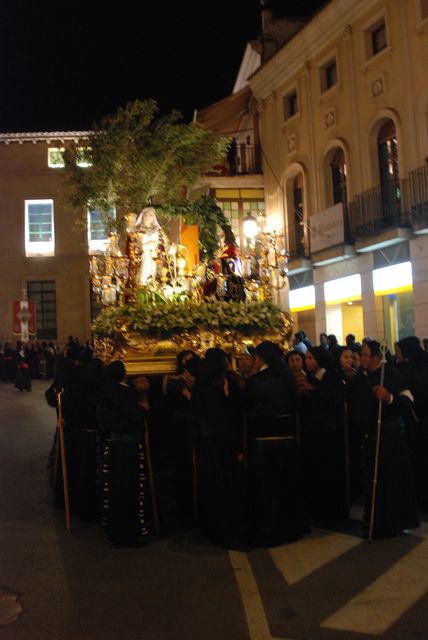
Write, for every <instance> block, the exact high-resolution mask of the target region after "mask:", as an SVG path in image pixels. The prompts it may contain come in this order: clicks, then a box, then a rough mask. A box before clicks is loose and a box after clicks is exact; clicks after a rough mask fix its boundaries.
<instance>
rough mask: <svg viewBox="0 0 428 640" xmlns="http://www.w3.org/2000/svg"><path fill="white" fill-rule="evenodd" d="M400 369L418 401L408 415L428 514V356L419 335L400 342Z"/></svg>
mask: <svg viewBox="0 0 428 640" xmlns="http://www.w3.org/2000/svg"><path fill="white" fill-rule="evenodd" d="M397 351H398V353H399V356H400V357H399V362H398V364H397V369H398V371H399V372H400V373H401V375H402V376H403V378H404V380H405V381H406V384H407V386H408V388H409V389H410V392H411V394H412V396H413V398H414V406H413V411H411V412H410V413H407V416H406V418H407V419H406V425H405V426H406V434H407V439H408V442H409V447H410V452H411V456H412V462H413V470H414V474H415V483H416V494H417V498H418V503H419V507H420V509H421V511H424V512H428V353H427V352H426V351H424V350H423V349H422V348H421V345H420V342H419V339H418V338H417V337H416V336H409V337H407V338H403V339H402V340H399V342H398V343H397Z"/></svg>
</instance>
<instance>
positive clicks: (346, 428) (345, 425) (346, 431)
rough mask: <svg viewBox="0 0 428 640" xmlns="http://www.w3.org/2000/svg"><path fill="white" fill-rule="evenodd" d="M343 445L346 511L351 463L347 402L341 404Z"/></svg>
mask: <svg viewBox="0 0 428 640" xmlns="http://www.w3.org/2000/svg"><path fill="white" fill-rule="evenodd" d="M343 446H344V450H345V451H344V453H345V489H346V506H347V509H348V512H349V510H350V508H351V464H350V459H349V414H348V403H347V402H346V400H345V402H344V404H343Z"/></svg>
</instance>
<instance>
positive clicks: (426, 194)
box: [409, 164, 428, 229]
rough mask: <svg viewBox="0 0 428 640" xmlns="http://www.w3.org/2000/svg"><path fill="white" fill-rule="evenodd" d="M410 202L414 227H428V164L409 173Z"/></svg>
mask: <svg viewBox="0 0 428 640" xmlns="http://www.w3.org/2000/svg"><path fill="white" fill-rule="evenodd" d="M409 201H410V215H411V220H412V225H413V226H414V227H415V228H419V229H420V228H421V227H425V226H428V164H425V165H424V166H422V167H418V169H415V170H414V171H411V172H410V173H409Z"/></svg>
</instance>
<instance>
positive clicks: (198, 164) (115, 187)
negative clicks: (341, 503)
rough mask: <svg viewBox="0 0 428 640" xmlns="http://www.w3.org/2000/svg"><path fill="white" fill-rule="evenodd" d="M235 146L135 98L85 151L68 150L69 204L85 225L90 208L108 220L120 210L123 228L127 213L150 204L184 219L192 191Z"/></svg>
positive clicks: (102, 125)
mask: <svg viewBox="0 0 428 640" xmlns="http://www.w3.org/2000/svg"><path fill="white" fill-rule="evenodd" d="M229 142H230V141H229V139H228V138H219V137H218V136H217V135H216V134H215V133H213V132H212V131H208V130H206V129H204V128H202V127H201V126H200V125H198V124H195V123H183V122H182V117H181V115H180V114H179V113H178V112H177V111H173V112H171V113H170V114H169V115H166V116H160V115H159V113H158V107H157V104H156V102H155V101H154V100H145V101H139V100H135V101H134V102H130V103H128V104H127V105H126V106H125V107H121V108H119V109H118V111H117V113H115V114H114V115H109V116H106V117H105V118H103V119H102V120H101V121H100V122H99V123H96V124H95V125H94V127H93V131H92V132H91V134H90V136H89V140H88V142H87V146H85V148H82V147H81V146H79V145H78V144H72V145H71V146H70V147H69V148H67V150H66V151H65V152H64V161H65V170H66V180H67V183H68V186H69V189H70V191H69V193H70V195H69V203H70V205H71V206H72V207H73V209H74V210H75V211H77V212H78V213H79V214H80V216H81V220H82V222H83V221H84V220H85V219H86V211H87V208H88V206H96V207H98V208H99V209H100V210H101V211H102V212H105V214H106V221H108V216H107V213H108V211H109V209H111V207H115V208H116V210H117V212H118V214H119V220H118V222H119V224H120V217H121V215H124V214H126V213H130V212H133V213H138V212H139V211H141V209H142V208H144V207H146V206H147V205H148V204H153V205H154V206H155V207H156V208H158V209H159V211H160V213H162V212H163V213H164V214H165V216H166V217H172V216H174V215H179V214H181V213H182V212H183V204H184V202H183V200H184V198H185V196H186V193H187V191H188V190H189V189H190V188H191V187H192V186H193V185H195V183H196V181H197V180H198V178H199V177H200V175H201V174H202V173H204V172H206V171H208V170H209V169H210V168H212V166H213V165H215V164H218V163H219V162H220V161H221V160H222V159H223V158H224V156H225V154H226V151H227V148H228V145H229ZM79 164H86V165H90V166H87V167H83V166H79ZM184 208H186V207H184Z"/></svg>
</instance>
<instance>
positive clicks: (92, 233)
mask: <svg viewBox="0 0 428 640" xmlns="http://www.w3.org/2000/svg"><path fill="white" fill-rule="evenodd" d="M115 219H116V209H115V208H114V207H112V208H111V209H110V210H109V211H108V212H106V211H102V209H100V208H99V207H92V208H90V209H89V210H88V246H89V253H99V252H103V251H105V249H106V246H107V244H108V223H109V220H115Z"/></svg>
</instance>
